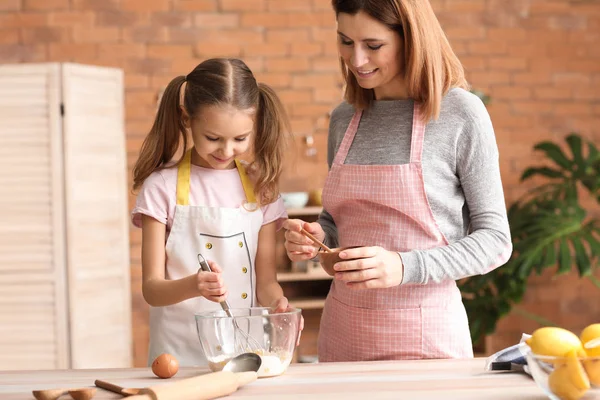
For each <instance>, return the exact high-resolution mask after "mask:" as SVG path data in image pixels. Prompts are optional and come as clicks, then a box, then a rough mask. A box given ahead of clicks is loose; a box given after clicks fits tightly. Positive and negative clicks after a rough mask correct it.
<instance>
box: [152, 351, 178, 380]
mask: <svg viewBox="0 0 600 400" xmlns="http://www.w3.org/2000/svg"><path fill="white" fill-rule="evenodd" d="M177 371H179V361H177V359H176V358H175V357H173V356H172V355H170V354H167V353H164V354H161V355H160V356H158V357H156V359H155V360H154V362H152V372H154V375H156V376H158V377H159V378H163V379H166V378H171V377H172V376H175V374H176V373H177Z"/></svg>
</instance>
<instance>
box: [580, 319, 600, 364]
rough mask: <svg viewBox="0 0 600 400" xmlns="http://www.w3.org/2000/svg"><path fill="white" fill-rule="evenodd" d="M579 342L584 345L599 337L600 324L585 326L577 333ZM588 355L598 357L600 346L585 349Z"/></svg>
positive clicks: (599, 355)
mask: <svg viewBox="0 0 600 400" xmlns="http://www.w3.org/2000/svg"><path fill="white" fill-rule="evenodd" d="M579 338H580V339H581V343H583V344H584V345H585V344H586V343H587V342H589V341H590V340H594V339H597V338H600V324H592V325H589V326H587V327H586V328H585V329H584V330H583V331H582V332H581V335H579ZM585 351H586V353H587V355H588V357H600V347H594V348H593V349H585Z"/></svg>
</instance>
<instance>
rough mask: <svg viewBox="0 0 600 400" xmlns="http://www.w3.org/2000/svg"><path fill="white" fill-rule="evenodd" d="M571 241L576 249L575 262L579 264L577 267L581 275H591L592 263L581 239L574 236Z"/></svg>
mask: <svg viewBox="0 0 600 400" xmlns="http://www.w3.org/2000/svg"><path fill="white" fill-rule="evenodd" d="M571 243H572V244H573V249H574V250H575V262H576V264H577V269H578V270H579V276H581V277H584V276H588V275H590V274H591V273H592V265H591V263H590V258H589V257H588V254H587V251H586V249H585V247H584V246H583V243H582V242H581V239H580V238H572V239H571Z"/></svg>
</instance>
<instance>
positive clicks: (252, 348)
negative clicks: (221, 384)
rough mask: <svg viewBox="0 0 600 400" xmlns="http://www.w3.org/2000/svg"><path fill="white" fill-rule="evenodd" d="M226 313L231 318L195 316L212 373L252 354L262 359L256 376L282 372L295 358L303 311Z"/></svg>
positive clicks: (220, 312)
mask: <svg viewBox="0 0 600 400" xmlns="http://www.w3.org/2000/svg"><path fill="white" fill-rule="evenodd" d="M229 311H230V312H231V314H232V316H233V317H228V316H227V314H226V313H225V311H223V310H218V311H207V312H202V313H198V314H196V315H195V318H196V328H197V331H198V338H199V339H200V344H201V346H202V349H203V350H204V354H205V356H206V358H207V360H208V366H209V368H210V369H211V371H221V370H222V369H223V367H224V366H225V364H227V362H228V361H229V360H231V359H232V358H233V357H235V356H237V355H239V354H241V353H244V352H252V353H256V354H258V355H260V357H261V359H262V364H261V366H260V369H259V371H258V376H259V377H267V376H276V375H281V374H282V373H284V372H285V370H286V369H287V367H288V366H289V365H290V362H291V361H292V357H293V355H294V350H295V348H296V342H297V340H298V332H299V327H300V318H301V312H302V310H301V309H299V308H292V309H290V310H288V311H286V312H278V313H275V312H274V311H273V310H272V309H270V308H266V307H253V308H232V309H230V310H229ZM236 324H237V327H236ZM238 327H239V330H238V329H237V328H238ZM240 331H241V332H240Z"/></svg>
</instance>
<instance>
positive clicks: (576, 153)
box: [566, 133, 585, 169]
mask: <svg viewBox="0 0 600 400" xmlns="http://www.w3.org/2000/svg"><path fill="white" fill-rule="evenodd" d="M566 140H567V143H568V144H569V147H570V148H571V153H573V161H574V162H575V164H576V165H577V166H578V167H580V168H582V169H584V168H585V165H584V161H583V151H582V147H583V146H582V140H581V137H580V136H579V135H577V134H575V133H572V134H570V135H569V136H567V139H566Z"/></svg>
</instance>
